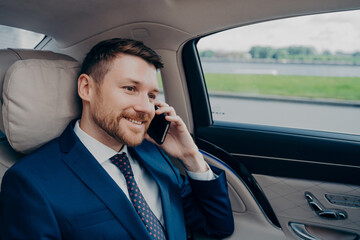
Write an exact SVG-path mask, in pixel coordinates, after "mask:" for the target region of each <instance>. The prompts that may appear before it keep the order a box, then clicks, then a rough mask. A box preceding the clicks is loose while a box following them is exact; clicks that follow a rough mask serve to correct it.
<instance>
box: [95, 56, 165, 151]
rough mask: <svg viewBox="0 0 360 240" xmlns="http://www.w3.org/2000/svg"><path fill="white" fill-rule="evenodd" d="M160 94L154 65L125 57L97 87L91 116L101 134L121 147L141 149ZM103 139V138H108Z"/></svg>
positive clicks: (115, 62) (114, 62)
mask: <svg viewBox="0 0 360 240" xmlns="http://www.w3.org/2000/svg"><path fill="white" fill-rule="evenodd" d="M158 93H159V88H158V83H157V73H156V69H155V67H154V66H153V65H151V64H149V63H147V62H146V61H145V60H143V59H141V58H140V57H136V56H132V55H126V54H121V55H119V56H118V57H117V58H116V59H115V60H114V61H113V63H112V66H111V67H110V70H109V71H108V73H107V74H106V75H105V77H104V79H103V81H102V82H101V83H100V84H96V88H95V94H94V98H93V100H92V104H90V113H91V116H92V118H93V121H94V123H95V124H96V125H97V127H98V128H99V129H101V130H102V131H101V130H100V131H99V132H100V134H105V135H106V134H107V135H108V136H110V137H112V138H113V139H115V140H116V141H118V142H119V143H121V144H126V145H128V146H136V145H139V144H140V143H141V142H142V141H143V139H144V136H145V134H146V131H147V129H148V127H149V125H150V122H151V120H152V119H153V117H154V114H155V109H154V100H155V98H156V96H157V95H158ZM108 136H103V137H105V138H106V137H108Z"/></svg>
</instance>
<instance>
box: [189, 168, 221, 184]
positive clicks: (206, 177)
mask: <svg viewBox="0 0 360 240" xmlns="http://www.w3.org/2000/svg"><path fill="white" fill-rule="evenodd" d="M185 171H186V173H187V175H188V176H189V178H191V179H193V180H197V181H211V180H214V179H216V178H217V177H218V176H217V175H216V174H215V173H214V172H213V171H212V170H211V168H210V167H209V170H207V171H206V172H200V173H197V172H190V171H188V170H185Z"/></svg>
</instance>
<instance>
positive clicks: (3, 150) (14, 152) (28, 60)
mask: <svg viewBox="0 0 360 240" xmlns="http://www.w3.org/2000/svg"><path fill="white" fill-rule="evenodd" d="M79 70H80V65H79V63H78V62H77V61H76V60H74V59H73V58H71V57H69V56H66V55H62V54H57V53H53V52H49V51H38V50H17V49H5V50H0V99H1V104H0V112H1V118H0V130H1V132H2V133H4V134H5V135H6V137H1V138H0V183H1V179H2V177H3V175H4V173H5V171H6V170H7V169H8V168H9V167H10V166H11V165H12V164H14V163H15V162H16V161H17V160H18V159H19V158H21V157H22V156H23V155H24V154H27V153H30V152H31V151H34V150H35V149H36V148H38V147H40V146H41V145H43V144H44V143H46V142H48V141H49V140H51V139H53V138H55V137H57V136H59V135H60V133H61V132H62V131H63V130H64V129H65V127H66V125H67V124H68V123H69V122H70V121H71V120H72V119H74V118H76V117H78V116H79V114H80V107H79V106H80V104H79V100H78V97H77V80H76V79H77V75H78V72H79Z"/></svg>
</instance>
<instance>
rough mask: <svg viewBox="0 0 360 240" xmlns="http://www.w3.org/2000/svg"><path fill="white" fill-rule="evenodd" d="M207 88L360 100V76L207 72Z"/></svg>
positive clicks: (210, 90)
mask: <svg viewBox="0 0 360 240" xmlns="http://www.w3.org/2000/svg"><path fill="white" fill-rule="evenodd" d="M205 79H206V85H207V88H208V91H209V92H210V93H211V92H231V93H246V94H258V95H274V96H293V97H306V98H329V99H341V100H354V101H358V100H360V77H318V76H283V75H250V74H205Z"/></svg>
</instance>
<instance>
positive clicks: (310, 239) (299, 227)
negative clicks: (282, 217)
mask: <svg viewBox="0 0 360 240" xmlns="http://www.w3.org/2000/svg"><path fill="white" fill-rule="evenodd" d="M289 226H290V228H291V229H292V230H293V231H294V233H295V234H296V236H298V237H300V238H301V239H304V240H321V239H319V238H316V237H314V236H312V235H311V234H310V233H309V232H308V231H307V230H306V227H305V225H304V224H302V223H293V222H290V223H289Z"/></svg>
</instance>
